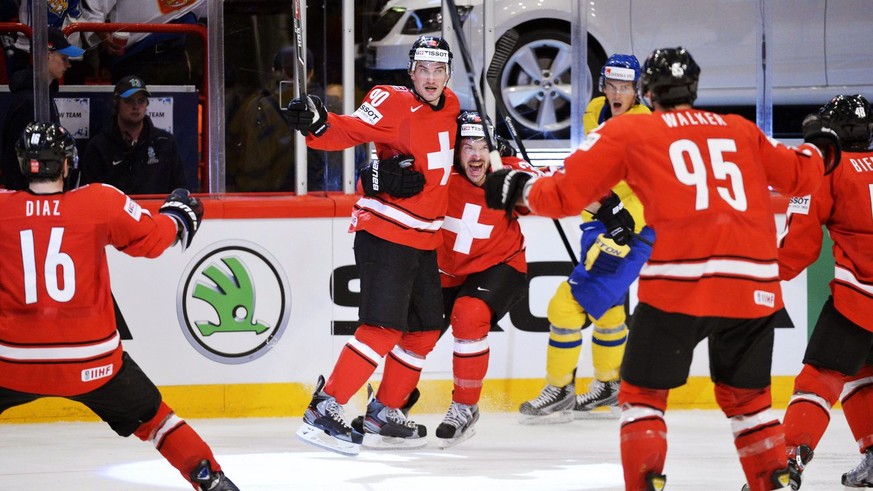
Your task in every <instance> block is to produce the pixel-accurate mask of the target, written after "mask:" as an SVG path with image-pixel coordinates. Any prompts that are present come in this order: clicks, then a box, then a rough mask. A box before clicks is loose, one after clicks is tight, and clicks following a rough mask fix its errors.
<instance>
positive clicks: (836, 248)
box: [779, 95, 873, 489]
mask: <svg viewBox="0 0 873 491" xmlns="http://www.w3.org/2000/svg"><path fill="white" fill-rule="evenodd" d="M819 117H820V118H822V119H823V120H824V121H826V122H827V123H828V126H830V127H832V128H834V129H835V130H836V132H837V135H839V137H840V143H841V144H842V148H843V157H842V160H843V164H842V165H841V166H840V167H839V168H838V169H837V170H836V171H835V172H833V173H832V174H830V175H829V176H827V177H826V178H825V181H824V183H823V184H822V186H821V187H820V188H819V189H818V191H816V192H814V193H812V195H806V196H796V197H794V198H792V199H791V200H790V203H789V205H788V213H787V219H786V230H785V232H784V235H783V236H782V237H780V240H779V276H780V278H782V279H783V280H790V279H791V278H794V277H795V276H797V275H798V274H800V272H801V271H803V270H804V269H805V268H806V267H807V266H809V265H810V264H812V263H813V262H815V261H816V260H817V259H818V257H819V252H820V251H821V245H822V236H823V232H822V226H826V227H827V229H828V234H829V235H830V238H831V240H833V243H834V245H833V254H834V262H835V265H834V280H833V281H832V282H831V285H830V286H831V296H830V298H828V300H827V302H826V303H825V305H824V307H823V308H822V310H821V314H820V315H819V318H818V323H816V326H815V330H814V331H813V333H812V337H811V338H810V340H809V344H808V345H807V347H806V354H805V355H804V357H803V369H802V370H801V372H800V374H799V375H798V376H797V378H796V379H795V381H794V395H792V397H791V400H790V402H789V403H788V411H787V412H786V413H785V418H784V420H783V425H784V426H785V443H786V445H787V447H788V467H789V470H790V471H791V486H792V489H799V488H800V482H801V480H800V478H801V473H802V472H803V469H804V468H805V467H806V465H807V464H808V463H809V461H810V459H811V458H812V454H813V450H815V447H816V446H817V445H818V442H819V440H820V439H821V437H822V435H823V434H824V432H825V429H826V428H827V426H828V422H829V421H830V410H831V407H833V405H834V404H835V403H836V402H837V400H839V401H840V402H841V403H842V406H843V412H844V414H845V416H846V420H847V421H848V422H849V428H851V430H852V434H853V436H854V437H855V440H856V442H857V443H858V447H859V449H860V451H861V453H862V455H863V458H862V461H861V463H860V464H859V465H858V466H857V467H856V468H855V469H853V470H850V471H849V472H847V473H846V474H843V479H842V480H843V485H845V486H848V487H873V417H871V412H870V410H871V408H873V212H871V210H873V203H871V199H873V152H871V151H870V143H871V141H873V133H871V130H873V117H871V115H870V104H869V103H868V102H867V100H866V99H865V98H864V97H863V96H861V95H852V96H843V95H840V96H837V97H834V98H833V99H831V100H830V102H828V103H827V104H825V105H824V107H822V108H821V110H820V111H819Z"/></svg>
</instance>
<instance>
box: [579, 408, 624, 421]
mask: <svg viewBox="0 0 873 491" xmlns="http://www.w3.org/2000/svg"><path fill="white" fill-rule="evenodd" d="M573 417H574V418H575V419H585V420H591V419H618V418H620V417H621V409H619V408H618V406H609V407H608V408H605V407H599V408H597V409H594V410H592V411H575V410H574V411H573Z"/></svg>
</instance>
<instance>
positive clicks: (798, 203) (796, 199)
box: [788, 194, 812, 215]
mask: <svg viewBox="0 0 873 491" xmlns="http://www.w3.org/2000/svg"><path fill="white" fill-rule="evenodd" d="M811 201H812V196H811V195H809V194H807V195H806V196H792V197H791V199H789V200H788V214H789V215H793V214H798V215H809V204H810V202H811Z"/></svg>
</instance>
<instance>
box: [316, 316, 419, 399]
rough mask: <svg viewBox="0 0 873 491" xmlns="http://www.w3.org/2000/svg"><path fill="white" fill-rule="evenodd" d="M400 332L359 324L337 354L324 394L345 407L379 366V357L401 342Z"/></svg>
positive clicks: (383, 356) (380, 358) (382, 356)
mask: <svg viewBox="0 0 873 491" xmlns="http://www.w3.org/2000/svg"><path fill="white" fill-rule="evenodd" d="M402 334H403V333H402V332H400V331H397V330H395V329H388V328H384V327H378V326H371V325H369V324H361V325H360V326H358V329H357V330H356V331H355V336H354V337H353V338H352V339H350V340H349V341H348V342H347V343H346V345H345V346H344V347H343V350H342V352H340V356H339V359H338V360H337V361H336V365H334V367H333V372H332V373H331V374H330V377H329V378H328V379H327V383H326V384H325V385H324V392H325V393H327V394H330V395H332V396H333V397H334V398H336V401H337V402H338V403H340V404H346V403H348V402H349V399H351V398H352V396H353V395H355V392H357V391H358V389H360V388H361V387H363V386H364V383H366V382H367V379H368V378H370V375H373V372H374V371H375V370H376V367H378V366H379V363H380V362H381V361H382V358H385V355H386V354H387V353H388V350H390V349H391V348H392V347H393V346H394V345H396V344H397V342H398V341H400V336H401V335H402Z"/></svg>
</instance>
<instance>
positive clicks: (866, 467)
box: [842, 448, 873, 488]
mask: <svg viewBox="0 0 873 491" xmlns="http://www.w3.org/2000/svg"><path fill="white" fill-rule="evenodd" d="M842 481H843V486H845V487H847V488H873V448H868V449H867V451H866V452H864V457H862V458H861V463H860V464H858V465H857V467H855V468H854V469H852V470H850V471H849V472H847V473H845V474H843V479H842Z"/></svg>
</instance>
